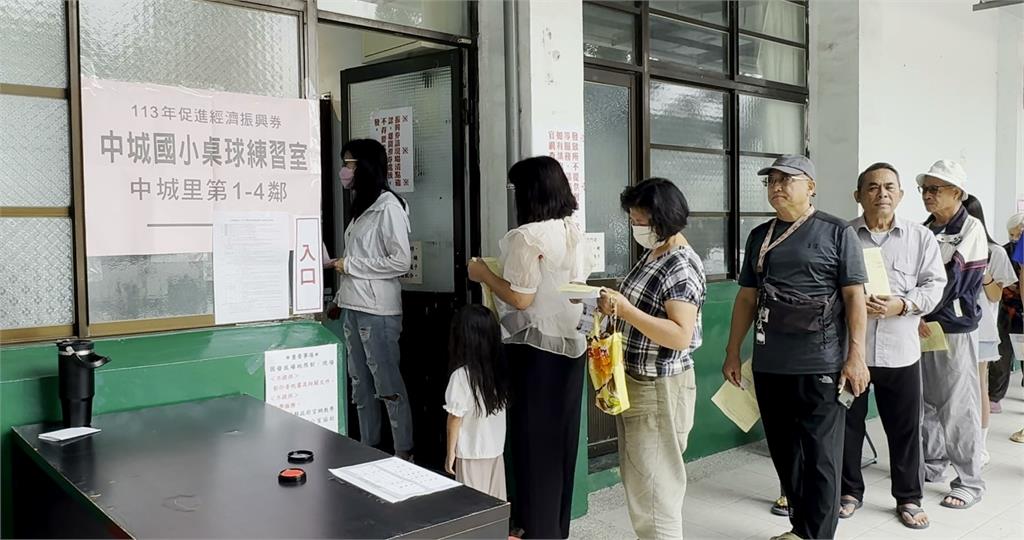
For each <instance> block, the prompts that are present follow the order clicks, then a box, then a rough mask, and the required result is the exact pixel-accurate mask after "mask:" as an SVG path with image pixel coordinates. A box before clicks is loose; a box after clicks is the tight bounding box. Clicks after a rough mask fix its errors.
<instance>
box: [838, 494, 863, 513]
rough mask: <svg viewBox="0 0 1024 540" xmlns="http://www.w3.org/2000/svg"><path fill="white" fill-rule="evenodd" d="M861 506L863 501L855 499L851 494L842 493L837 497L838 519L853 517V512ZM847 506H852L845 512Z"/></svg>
mask: <svg viewBox="0 0 1024 540" xmlns="http://www.w3.org/2000/svg"><path fill="white" fill-rule="evenodd" d="M861 506H864V502H863V501H861V500H859V499H857V498H856V497H854V496H853V495H843V496H842V497H841V498H840V499H839V519H848V518H851V517H853V514H854V513H855V512H856V511H857V510H858V509H860V507H861ZM847 508H852V510H850V511H849V512H847V511H846V509H847Z"/></svg>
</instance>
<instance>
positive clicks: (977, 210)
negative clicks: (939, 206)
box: [964, 195, 999, 246]
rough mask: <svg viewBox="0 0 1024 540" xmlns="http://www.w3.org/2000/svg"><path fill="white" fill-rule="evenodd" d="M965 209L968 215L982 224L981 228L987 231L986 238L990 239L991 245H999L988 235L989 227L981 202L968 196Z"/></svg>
mask: <svg viewBox="0 0 1024 540" xmlns="http://www.w3.org/2000/svg"><path fill="white" fill-rule="evenodd" d="M964 208H966V209H967V213H968V214H970V216H971V217H973V218H974V219H977V220H978V221H980V222H981V228H982V229H985V237H987V238H988V243H989V245H997V246H998V245H999V244H996V241H995V240H993V239H992V236H991V235H990V234H988V225H985V211H984V210H982V209H981V201H979V200H978V198H977V197H975V196H974V195H968V196H967V198H966V199H964Z"/></svg>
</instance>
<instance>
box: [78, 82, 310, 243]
mask: <svg viewBox="0 0 1024 540" xmlns="http://www.w3.org/2000/svg"><path fill="white" fill-rule="evenodd" d="M82 151H83V165H84V174H85V225H86V253H87V254H88V256H90V257H96V256H107V255H152V254H161V253H202V252H209V251H211V249H212V240H211V239H212V224H213V214H214V212H215V211H231V212H246V211H250V212H286V213H288V214H291V215H293V216H296V215H299V216H302V215H305V216H309V215H312V216H319V215H320V120H319V110H318V105H317V102H316V101H315V100H309V99H286V98H276V97H266V96H254V95H248V94H235V93H228V92H217V91H212V90H198V89H191V88H183V87H173V86H163V85H158V84H147V83H131V82H121V81H108V80H102V79H96V78H91V77H82ZM289 221H291V220H289ZM289 238H295V235H294V233H292V234H289Z"/></svg>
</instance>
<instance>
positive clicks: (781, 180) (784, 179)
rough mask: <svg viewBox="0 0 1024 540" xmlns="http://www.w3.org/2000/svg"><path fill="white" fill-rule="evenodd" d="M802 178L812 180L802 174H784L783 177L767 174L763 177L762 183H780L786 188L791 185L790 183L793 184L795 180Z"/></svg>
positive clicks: (771, 184) (765, 185)
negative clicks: (773, 176)
mask: <svg viewBox="0 0 1024 540" xmlns="http://www.w3.org/2000/svg"><path fill="white" fill-rule="evenodd" d="M801 180H804V181H808V180H810V178H807V177H802V176H784V177H782V178H772V177H771V176H766V177H764V178H762V179H761V185H762V186H764V187H768V186H775V185H779V186H782V187H784V188H785V187H789V185H790V184H792V183H793V182H798V181H801Z"/></svg>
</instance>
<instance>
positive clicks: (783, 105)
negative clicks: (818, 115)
mask: <svg viewBox="0 0 1024 540" xmlns="http://www.w3.org/2000/svg"><path fill="white" fill-rule="evenodd" d="M740 148H741V149H743V150H744V151H748V152H763V153H770V154H803V153H804V106H803V104H801V103H793V102H790V101H779V100H776V99H769V98H763V97H758V96H748V95H745V94H741V95H740Z"/></svg>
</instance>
